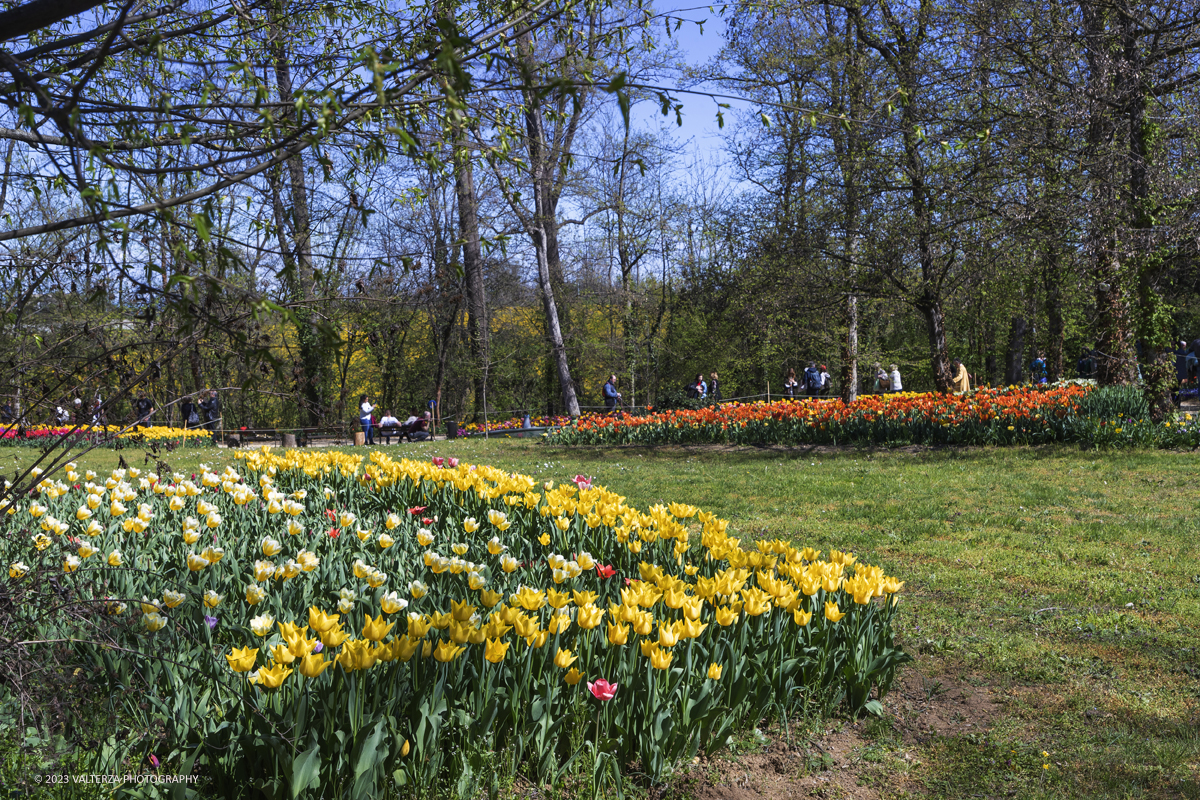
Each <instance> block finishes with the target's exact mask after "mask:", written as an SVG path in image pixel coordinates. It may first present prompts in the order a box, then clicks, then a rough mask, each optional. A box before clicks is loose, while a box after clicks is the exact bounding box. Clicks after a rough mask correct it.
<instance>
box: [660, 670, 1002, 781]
mask: <svg viewBox="0 0 1200 800" xmlns="http://www.w3.org/2000/svg"><path fill="white" fill-rule="evenodd" d="M976 683H977V682H976V681H974V680H972V676H965V677H963V678H956V677H950V676H946V675H942V676H938V677H937V678H931V677H929V676H925V675H922V674H921V673H920V672H919V671H918V670H916V669H908V670H905V671H904V672H903V673H902V674H901V678H900V680H899V681H898V682H897V685H896V686H895V687H893V689H892V692H891V693H890V694H889V695H888V697H887V699H886V701H885V703H884V706H885V720H887V721H888V722H890V728H887V729H886V730H887V731H888V732H887V734H886V736H885V737H884V740H883V741H881V739H880V736H879V734H878V733H874V734H873V733H872V721H871V720H870V719H861V720H857V721H854V722H850V721H845V720H843V721H833V722H832V723H830V724H829V726H828V727H827V728H826V730H824V731H823V732H822V733H821V734H820V735H818V736H815V737H811V738H807V739H804V740H794V741H793V745H792V746H789V744H788V743H787V740H786V738H785V737H784V735H783V732H782V731H781V730H779V729H773V730H771V731H770V732H769V744H766V745H764V747H763V749H762V750H761V751H759V752H753V753H744V754H740V755H730V754H728V753H724V754H718V755H716V756H714V757H713V758H711V759H701V761H700V763H699V764H697V765H695V766H694V767H693V769H692V770H691V771H690V772H689V773H688V774H687V775H686V776H682V777H681V778H680V780H679V781H677V782H675V783H674V784H672V786H671V788H670V789H669V790H668V793H667V794H666V795H665V796H669V797H689V798H691V797H694V798H698V800H751V798H756V799H759V800H790V798H808V797H817V798H841V799H843V800H879V798H880V797H881V794H880V789H881V788H884V789H885V790H886V791H887V794H888V796H891V795H892V794H894V793H895V792H897V791H907V792H909V793H913V794H921V793H922V786H921V783H920V781H919V780H918V779H917V778H915V777H914V776H913V774H912V770H910V769H909V767H915V766H917V764H918V762H917V760H916V759H915V758H914V757H913V755H912V754H911V753H910V752H908V751H909V750H910V749H915V748H917V747H920V746H921V745H924V744H925V743H927V742H929V741H930V740H931V739H932V738H935V737H947V736H951V737H952V736H962V735H967V734H970V733H983V732H985V731H987V730H988V728H989V727H990V726H991V725H992V723H993V721H994V720H995V719H996V718H997V716H998V715H999V714H1000V711H1001V702H1002V700H1001V696H1000V695H999V693H998V692H997V690H995V689H993V687H990V686H988V685H986V684H982V683H981V682H980V685H975V684H976ZM881 768H885V769H886V770H887V773H888V775H887V780H886V784H887V785H886V787H881V786H880V784H881V781H880V779H879V772H880V770H881Z"/></svg>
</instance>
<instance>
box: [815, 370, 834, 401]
mask: <svg viewBox="0 0 1200 800" xmlns="http://www.w3.org/2000/svg"><path fill="white" fill-rule="evenodd" d="M818 369H819V370H821V396H822V397H828V396H829V393H830V391H831V390H832V389H833V376H832V375H830V374H829V370H828V369H826V367H825V365H824V364H822V365H821V366H820V367H818Z"/></svg>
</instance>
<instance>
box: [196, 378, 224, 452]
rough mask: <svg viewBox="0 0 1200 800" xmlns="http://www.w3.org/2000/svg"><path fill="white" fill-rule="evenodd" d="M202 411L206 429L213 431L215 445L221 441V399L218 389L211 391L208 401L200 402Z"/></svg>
mask: <svg viewBox="0 0 1200 800" xmlns="http://www.w3.org/2000/svg"><path fill="white" fill-rule="evenodd" d="M200 410H201V411H203V412H204V428H205V430H209V431H212V437H213V444H219V443H220V441H221V431H220V424H221V398H220V397H218V396H217V390H216V389H210V390H209V392H208V399H207V400H201V401H200Z"/></svg>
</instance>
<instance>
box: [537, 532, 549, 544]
mask: <svg viewBox="0 0 1200 800" xmlns="http://www.w3.org/2000/svg"><path fill="white" fill-rule="evenodd" d="M538 542H540V543H541V545H542V546H543V547H545V546H547V545H549V544H550V534H548V533H543V534H542V535H541V536H539V537H538Z"/></svg>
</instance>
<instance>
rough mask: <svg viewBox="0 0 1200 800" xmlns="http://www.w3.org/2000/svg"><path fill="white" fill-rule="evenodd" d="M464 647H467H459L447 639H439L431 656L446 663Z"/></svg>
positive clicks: (459, 653)
mask: <svg viewBox="0 0 1200 800" xmlns="http://www.w3.org/2000/svg"><path fill="white" fill-rule="evenodd" d="M466 649H467V648H465V647H459V646H458V645H455V644H451V643H450V642H447V641H440V642H438V646H437V649H435V650H434V651H433V657H434V658H436V659H437V660H438V661H440V662H442V663H443V664H448V663H449V662H451V661H453V660H454V659H456V658H458V657H459V656H460V655H462V652H463V651H464V650H466Z"/></svg>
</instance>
